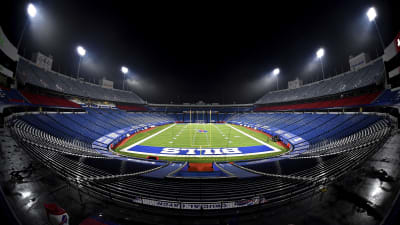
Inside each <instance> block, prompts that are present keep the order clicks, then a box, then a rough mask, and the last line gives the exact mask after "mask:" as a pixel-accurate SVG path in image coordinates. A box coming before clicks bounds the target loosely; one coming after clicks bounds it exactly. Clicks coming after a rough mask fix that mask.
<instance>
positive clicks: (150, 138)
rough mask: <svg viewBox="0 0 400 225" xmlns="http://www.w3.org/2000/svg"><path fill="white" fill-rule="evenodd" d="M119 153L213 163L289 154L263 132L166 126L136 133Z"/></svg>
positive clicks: (230, 127)
mask: <svg viewBox="0 0 400 225" xmlns="http://www.w3.org/2000/svg"><path fill="white" fill-rule="evenodd" d="M114 150H115V151H116V152H118V153H120V154H123V155H128V156H134V157H140V158H146V157H148V156H157V157H159V159H162V160H170V161H190V162H212V161H237V160H245V159H254V158H263V157H270V156H275V155H278V154H282V153H285V152H287V151H288V149H287V148H285V147H282V146H281V145H279V144H277V143H275V142H273V141H271V140H270V138H269V137H268V136H267V135H265V134H264V133H262V132H257V131H255V130H251V129H248V128H246V127H242V126H238V125H231V124H214V123H187V124H167V125H163V126H159V127H155V128H153V129H149V130H147V131H144V132H140V133H137V134H135V135H133V136H131V137H130V138H128V139H127V140H125V141H124V143H122V144H121V145H119V146H118V147H116V148H115V149H114Z"/></svg>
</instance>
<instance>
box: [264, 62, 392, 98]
mask: <svg viewBox="0 0 400 225" xmlns="http://www.w3.org/2000/svg"><path fill="white" fill-rule="evenodd" d="M383 74H384V65H383V61H382V59H381V58H379V59H377V60H375V61H373V62H371V63H370V64H369V65H368V66H366V67H364V68H362V69H360V70H358V71H354V72H347V73H344V74H340V75H337V76H335V77H332V78H328V79H325V80H322V81H318V82H315V83H311V84H307V85H304V86H302V87H300V88H296V89H286V90H280V91H272V92H268V93H267V94H265V95H264V96H263V97H261V98H260V99H259V100H258V101H257V102H256V104H257V105H263V104H271V103H281V102H292V101H298V100H304V99H312V98H317V97H322V96H330V95H335V94H339V93H343V92H348V91H352V90H356V89H359V88H362V87H367V86H370V85H378V84H381V83H382V81H383V79H384V75H383Z"/></svg>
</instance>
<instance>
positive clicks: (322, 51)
mask: <svg viewBox="0 0 400 225" xmlns="http://www.w3.org/2000/svg"><path fill="white" fill-rule="evenodd" d="M324 54H325V50H324V49H323V48H320V49H318V51H317V58H318V59H320V58H322V57H323V56H324Z"/></svg>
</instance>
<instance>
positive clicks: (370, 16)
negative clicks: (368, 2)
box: [366, 7, 385, 51]
mask: <svg viewBox="0 0 400 225" xmlns="http://www.w3.org/2000/svg"><path fill="white" fill-rule="evenodd" d="M366 14H367V17H368V20H369V22H373V23H374V24H375V28H376V32H377V33H378V37H379V41H380V43H381V47H382V50H383V51H385V45H384V44H383V40H382V36H381V32H379V28H378V24H377V23H376V20H375V19H376V17H377V16H378V14H377V12H376V10H375V8H374V7H371V8H369V9H368V11H367V13H366Z"/></svg>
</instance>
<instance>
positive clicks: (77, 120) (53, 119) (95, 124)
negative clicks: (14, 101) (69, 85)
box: [21, 109, 175, 145]
mask: <svg viewBox="0 0 400 225" xmlns="http://www.w3.org/2000/svg"><path fill="white" fill-rule="evenodd" d="M87 111H88V113H38V114H26V115H24V116H21V119H22V120H23V121H25V122H27V123H29V124H32V125H33V126H35V127H37V128H39V129H41V130H43V131H45V132H47V133H50V134H52V135H54V136H56V137H61V138H63V139H66V140H79V141H82V142H84V143H87V144H88V145H89V144H91V143H93V142H94V141H95V140H96V139H98V138H100V137H102V136H104V135H106V134H109V133H112V132H114V131H116V130H119V129H122V128H126V127H131V126H135V125H143V126H145V125H150V124H158V123H165V122H173V121H175V119H174V118H173V117H172V116H169V115H166V114H160V113H127V112H124V111H121V110H116V109H87Z"/></svg>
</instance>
